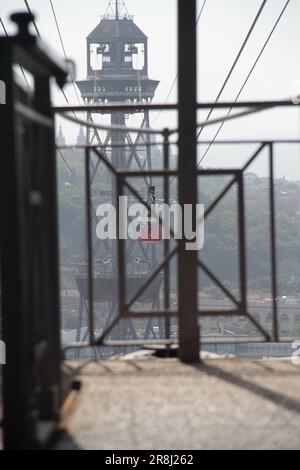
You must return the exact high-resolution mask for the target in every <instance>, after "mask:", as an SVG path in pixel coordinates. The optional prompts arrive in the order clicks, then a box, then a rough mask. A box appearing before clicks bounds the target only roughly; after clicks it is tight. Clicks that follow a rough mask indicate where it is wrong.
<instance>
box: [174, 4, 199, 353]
mask: <svg viewBox="0 0 300 470" xmlns="http://www.w3.org/2000/svg"><path fill="white" fill-rule="evenodd" d="M196 42H197V41H196V0H189V1H188V2H187V1H185V0H178V77H179V80H178V106H179V144H178V145H179V163H178V170H179V202H180V204H181V208H182V209H183V208H184V204H191V205H192V207H193V208H194V209H196V204H197V169H196V165H197V158H196V155H197V144H196V130H197V122H196V118H197V114H196V110H197V105H196V99H197V67H196ZM195 213H196V210H194V216H195ZM183 219H184V217H183ZM183 227H184V223H183ZM186 241H187V240H185V237H184V234H183V236H182V240H180V241H179V259H178V283H179V357H180V359H181V360H182V361H184V362H197V361H199V327H198V321H197V251H194V250H187V249H186Z"/></svg>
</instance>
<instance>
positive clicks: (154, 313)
mask: <svg viewBox="0 0 300 470" xmlns="http://www.w3.org/2000/svg"><path fill="white" fill-rule="evenodd" d="M178 313H179V312H178V311H177V310H147V311H145V310H143V311H141V312H132V311H130V310H129V311H127V312H124V313H123V317H126V318H147V317H153V318H155V317H177V316H178Z"/></svg>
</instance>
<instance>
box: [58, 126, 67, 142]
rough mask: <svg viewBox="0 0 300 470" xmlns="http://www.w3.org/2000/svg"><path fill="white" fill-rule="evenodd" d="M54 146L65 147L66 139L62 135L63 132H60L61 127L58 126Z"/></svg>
mask: <svg viewBox="0 0 300 470" xmlns="http://www.w3.org/2000/svg"><path fill="white" fill-rule="evenodd" d="M55 141H56V145H58V146H59V147H61V146H63V145H66V139H65V137H64V135H63V131H62V127H61V126H59V129H58V135H57V136H56V139H55Z"/></svg>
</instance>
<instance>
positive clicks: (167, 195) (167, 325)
mask: <svg viewBox="0 0 300 470" xmlns="http://www.w3.org/2000/svg"><path fill="white" fill-rule="evenodd" d="M163 136H164V145H163V147H164V170H165V171H167V170H169V165H170V142H169V130H168V129H164V133H163ZM169 202H170V187H169V176H168V175H167V174H166V175H165V176H164V203H165V204H168V205H169ZM169 250H170V240H169V239H168V238H165V240H164V258H166V257H167V256H168V254H169ZM164 309H165V310H169V309H170V262H168V263H167V264H166V266H165V269H164ZM165 336H166V339H170V337H171V319H170V317H169V316H166V317H165Z"/></svg>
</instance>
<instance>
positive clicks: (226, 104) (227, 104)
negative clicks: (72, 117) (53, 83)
mask: <svg viewBox="0 0 300 470" xmlns="http://www.w3.org/2000/svg"><path fill="white" fill-rule="evenodd" d="M299 104H300V103H295V102H294V101H293V100H291V99H288V100H271V101H239V102H234V101H220V102H218V103H216V102H214V101H211V102H208V101H207V102H202V103H197V105H196V106H197V108H198V109H208V108H214V109H222V108H245V107H247V108H250V107H266V108H267V107H276V106H281V107H282V106H299ZM136 109H140V110H144V109H146V110H150V111H151V110H153V111H155V110H165V111H172V110H177V109H178V104H176V103H174V104H166V103H164V104H161V103H105V104H93V105H68V106H67V105H66V106H54V107H53V108H52V110H53V112H54V113H62V112H68V111H74V112H79V111H111V110H115V111H119V110H120V111H122V110H136Z"/></svg>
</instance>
